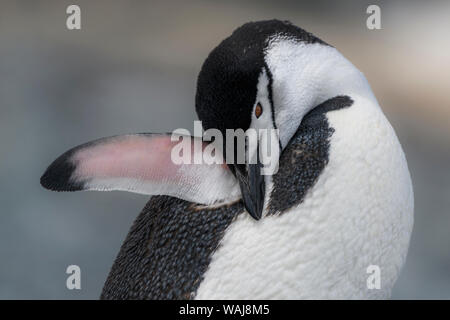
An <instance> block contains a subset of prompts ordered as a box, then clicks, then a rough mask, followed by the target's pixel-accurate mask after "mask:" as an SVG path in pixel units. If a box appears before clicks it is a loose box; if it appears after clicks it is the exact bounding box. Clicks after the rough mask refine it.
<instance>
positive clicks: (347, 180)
mask: <svg viewBox="0 0 450 320" xmlns="http://www.w3.org/2000/svg"><path fill="white" fill-rule="evenodd" d="M352 99H353V100H354V104H353V105H352V106H351V107H350V108H346V109H342V110H338V111H331V112H329V113H328V114H327V118H328V121H329V124H330V126H331V127H333V128H334V129H335V132H334V133H333V135H332V137H331V140H330V156H329V163H328V165H327V166H326V167H325V169H324V170H323V172H322V174H321V175H320V177H319V179H318V181H317V182H316V184H315V185H314V186H313V187H312V188H311V189H310V190H309V191H308V193H307V195H306V197H305V198H304V201H303V202H302V203H301V204H299V205H298V206H296V207H293V208H291V209H290V210H288V211H287V212H284V213H283V214H281V215H274V216H267V217H264V218H263V219H261V220H260V221H255V220H254V219H252V218H251V217H250V216H249V215H248V214H242V215H240V216H239V217H238V218H237V219H236V220H235V221H234V222H233V223H232V224H231V225H230V226H229V228H228V229H227V231H226V233H225V236H224V238H223V239H222V242H221V246H220V247H219V248H218V250H217V251H216V252H215V253H214V255H213V257H212V261H211V264H210V266H209V268H208V270H207V272H206V273H205V275H204V280H203V281H202V283H201V285H200V287H199V289H198V291H197V296H196V298H197V299H316V298H317V299H348V298H354V299H366V298H368V299H373V298H388V297H389V296H390V292H391V289H392V287H393V285H394V283H395V281H396V279H397V277H398V274H399V271H400V269H401V267H402V265H403V263H404V260H405V257H406V254H407V251H408V244H409V239H410V235H411V231H412V226H413V191H412V184H411V179H410V175H409V171H408V167H407V164H406V160H405V156H404V154H403V151H402V148H401V146H400V144H399V142H398V139H397V137H396V135H395V132H394V130H393V129H392V127H391V125H390V124H389V122H388V121H387V120H386V118H385V116H384V115H383V113H382V112H381V109H380V108H379V107H378V105H377V104H376V103H374V102H372V101H371V100H367V99H365V98H361V97H357V96H356V97H355V96H352ZM349 119H352V121H351V122H349ZM268 188H269V190H268V191H269V192H270V186H268ZM371 265H376V266H378V267H379V268H380V280H381V287H380V288H379V289H376V288H375V289H369V288H368V286H367V279H368V277H369V276H370V274H368V273H367V268H368V267H369V266H371Z"/></svg>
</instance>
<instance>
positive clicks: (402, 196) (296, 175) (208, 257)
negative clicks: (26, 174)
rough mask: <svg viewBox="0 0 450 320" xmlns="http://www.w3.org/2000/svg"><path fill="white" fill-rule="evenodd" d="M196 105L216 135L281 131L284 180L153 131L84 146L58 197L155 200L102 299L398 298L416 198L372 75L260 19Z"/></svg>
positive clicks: (295, 31)
mask: <svg viewBox="0 0 450 320" xmlns="http://www.w3.org/2000/svg"><path fill="white" fill-rule="evenodd" d="M195 105H196V112H197V115H198V118H199V119H200V120H201V121H202V125H203V128H204V129H205V130H208V129H215V130H218V131H219V132H221V133H223V135H224V137H225V133H226V131H227V130H228V129H234V130H243V131H246V130H248V129H251V128H254V129H255V128H256V129H258V128H259V129H260V128H264V129H275V130H276V132H277V141H276V143H275V147H274V148H275V149H277V150H278V153H276V154H278V157H277V161H278V171H276V172H275V173H274V174H273V175H263V174H261V170H258V169H260V168H261V164H260V159H259V158H258V159H257V161H256V163H250V162H249V161H248V160H246V161H248V162H247V163H245V162H244V163H243V164H239V163H235V162H233V161H227V162H226V163H225V164H218V163H212V164H189V163H183V164H175V163H173V161H171V150H172V149H173V147H174V144H175V142H174V141H173V139H171V135H170V134H154V133H143V134H131V135H123V136H115V137H109V138H103V139H99V140H95V141H93V142H89V143H86V144H83V145H81V146H78V147H75V148H73V149H71V150H69V151H67V152H66V153H64V154H62V155H61V156H60V157H59V158H57V159H56V160H55V161H54V162H53V163H52V164H51V165H50V166H49V167H48V169H47V170H46V171H45V173H44V174H43V176H42V177H41V184H42V186H43V187H45V188H47V189H50V190H55V191H78V190H99V191H108V190H123V191H129V192H135V193H141V194H145V195H151V198H150V200H149V201H148V203H147V204H146V206H145V207H144V209H143V210H142V212H141V213H140V214H139V216H138V217H137V219H136V220H135V222H134V224H133V225H132V227H131V229H130V231H129V233H128V235H127V237H126V239H125V241H124V243H123V245H122V247H121V248H120V252H119V254H118V256H117V258H116V260H115V262H114V264H113V266H112V268H111V271H110V273H109V275H108V277H107V280H106V282H105V285H104V288H103V291H102V293H101V299H386V298H389V297H390V294H391V290H392V288H393V286H394V283H395V282H396V279H397V278H398V276H399V273H400V270H401V268H402V266H403V264H404V261H405V258H406V255H407V251H408V245H409V240H410V236H411V232H412V227H413V211H414V200H413V189H412V183H411V178H410V174H409V170H408V166H407V162H406V158H405V155H404V153H403V151H402V147H401V145H400V143H399V140H398V138H397V136H396V134H395V132H394V129H393V128H392V126H391V125H390V123H389V122H388V120H387V118H386V117H385V115H384V114H383V112H382V110H381V108H380V106H379V104H378V102H377V100H376V98H375V96H374V94H373V93H372V90H371V88H370V85H369V83H368V81H367V80H366V78H365V77H364V75H363V73H361V72H360V71H359V70H358V69H357V68H356V67H355V66H354V65H353V64H352V63H351V62H350V61H348V60H347V59H346V58H345V57H344V56H343V55H342V54H340V53H339V52H338V50H337V49H336V48H334V47H333V46H331V45H329V44H328V43H326V42H324V41H322V40H320V39H319V38H317V37H316V36H314V35H312V34H311V33H309V32H307V31H305V30H303V29H301V28H299V27H297V26H295V25H293V24H292V23H290V22H288V21H279V20H267V21H257V22H249V23H246V24H244V25H242V26H241V27H239V28H237V29H236V30H235V31H234V32H233V33H232V34H231V35H230V36H229V37H228V38H226V39H225V40H223V41H222V42H221V43H220V44H219V45H218V46H217V47H216V48H214V49H213V50H212V52H211V53H210V54H209V56H208V57H207V59H206V60H205V62H204V63H203V66H202V68H201V70H200V73H199V75H198V79H197V91H196V96H195ZM188 138H189V139H190V141H191V142H192V143H195V142H196V141H197V142H198V139H200V143H202V146H203V147H205V145H208V143H207V142H205V141H203V140H201V138H198V137H188ZM225 140H226V139H225ZM258 142H260V141H258ZM223 144H225V141H223ZM203 150H204V148H200V151H199V150H194V151H193V152H194V153H195V152H200V153H201V152H203ZM226 152H227V151H226V148H225V151H224V154H223V155H222V156H223V157H224V158H225V154H226ZM245 152H246V153H247V155H248V153H250V152H255V151H250V150H249V149H247V148H246V149H245ZM256 152H258V150H257V151H256ZM246 159H249V158H246ZM373 270H375V271H376V272H374V271H373Z"/></svg>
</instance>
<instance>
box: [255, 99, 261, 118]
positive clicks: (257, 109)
mask: <svg viewBox="0 0 450 320" xmlns="http://www.w3.org/2000/svg"><path fill="white" fill-rule="evenodd" d="M262 113H263V108H262V107H261V104H260V103H259V102H258V104H257V105H256V107H255V116H256V118H259V117H260V116H261V115H262Z"/></svg>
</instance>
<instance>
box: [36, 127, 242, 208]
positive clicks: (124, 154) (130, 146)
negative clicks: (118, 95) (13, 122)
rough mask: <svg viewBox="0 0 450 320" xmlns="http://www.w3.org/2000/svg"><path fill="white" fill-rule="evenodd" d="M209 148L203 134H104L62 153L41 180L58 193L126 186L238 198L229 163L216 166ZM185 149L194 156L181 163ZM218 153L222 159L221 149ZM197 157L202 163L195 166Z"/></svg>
mask: <svg viewBox="0 0 450 320" xmlns="http://www.w3.org/2000/svg"><path fill="white" fill-rule="evenodd" d="M173 137H175V138H173ZM177 139H178V140H177ZM172 140H174V141H172ZM182 143H183V145H182ZM183 146H184V147H186V146H187V148H185V149H181V148H182V147H183ZM206 146H207V144H206V143H204V142H202V141H201V139H199V138H194V137H191V136H182V135H178V136H174V135H172V136H171V135H169V134H134V135H122V136H115V137H109V138H103V139H99V140H95V141H92V142H88V143H86V144H82V145H80V146H78V147H75V148H73V149H71V150H69V151H67V152H66V153H64V154H62V155H61V156H60V157H59V158H57V159H56V160H55V161H53V163H52V164H51V165H50V166H49V167H48V168H47V170H46V171H45V173H44V175H43V176H42V177H41V184H42V186H43V187H45V188H46V189H49V190H54V191H79V190H98V191H110V190H122V191H130V192H135V193H141V194H148V195H170V196H174V197H177V198H181V199H184V200H188V201H192V202H196V203H200V204H206V205H208V204H213V203H217V202H228V201H234V200H237V199H239V198H240V196H241V194H240V189H239V184H238V182H237V180H236V179H235V177H234V176H233V174H232V173H231V171H230V170H229V169H228V167H227V166H226V165H225V164H220V161H217V160H219V159H218V158H215V159H214V161H215V162H214V163H212V164H206V163H205V162H204V161H203V158H202V156H203V153H204V148H205V147H206ZM176 148H178V149H176ZM189 148H190V149H191V150H186V149H189ZM180 150H183V151H181V155H182V156H183V155H185V152H189V151H191V154H190V156H191V157H190V158H184V159H185V160H184V161H183V162H180V157H178V156H180ZM215 154H216V155H215V157H221V158H220V160H222V158H223V157H222V156H221V155H220V154H219V153H218V152H215ZM175 158H176V159H175ZM186 159H187V161H186ZM195 159H196V161H195V163H199V160H200V162H201V164H194V160H195ZM210 159H212V158H210ZM222 162H223V161H222ZM177 163H178V164H177ZM209 163H211V162H209Z"/></svg>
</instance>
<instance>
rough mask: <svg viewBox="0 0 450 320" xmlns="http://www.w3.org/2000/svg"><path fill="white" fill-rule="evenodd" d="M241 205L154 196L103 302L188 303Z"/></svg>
mask: <svg viewBox="0 0 450 320" xmlns="http://www.w3.org/2000/svg"><path fill="white" fill-rule="evenodd" d="M243 211H244V207H243V204H242V202H240V201H239V202H235V203H232V204H229V205H223V206H218V207H215V208H211V207H203V206H199V205H196V204H194V203H191V202H188V201H184V200H181V199H178V198H173V197H169V196H154V197H152V198H151V199H150V200H149V201H148V203H147V204H146V206H145V207H144V209H143V210H142V212H141V213H140V214H139V216H138V217H137V219H136V220H135V222H134V224H133V226H132V227H131V229H130V231H129V233H128V235H127V237H126V239H125V241H124V243H123V245H122V247H121V249H120V252H119V254H118V256H117V258H116V260H115V262H114V264H113V267H112V269H111V271H110V274H109V276H108V278H107V280H106V283H105V285H104V288H103V292H102V295H101V298H102V299H190V298H192V297H194V296H195V292H196V290H197V288H198V286H199V285H200V283H201V281H202V277H203V274H204V272H205V271H206V269H207V268H208V266H209V263H210V259H211V256H212V254H213V253H214V251H215V250H216V249H217V247H218V245H219V242H220V240H221V239H222V237H223V234H224V232H225V229H226V228H227V227H228V226H229V225H230V224H231V222H232V221H233V219H234V217H235V216H236V215H238V214H239V213H242V212H243Z"/></svg>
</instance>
